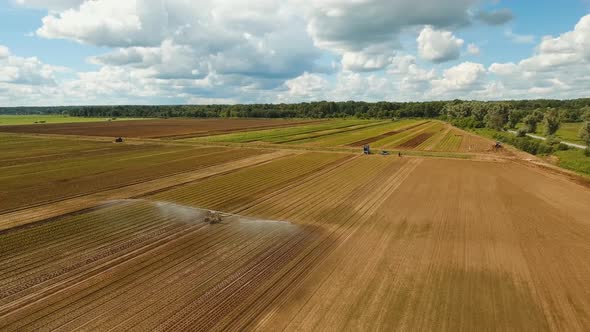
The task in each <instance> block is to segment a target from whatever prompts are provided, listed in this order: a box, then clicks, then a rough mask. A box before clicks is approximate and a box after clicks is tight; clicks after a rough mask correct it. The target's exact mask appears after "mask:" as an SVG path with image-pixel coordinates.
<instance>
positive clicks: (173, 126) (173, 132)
mask: <svg viewBox="0 0 590 332" xmlns="http://www.w3.org/2000/svg"><path fill="white" fill-rule="evenodd" d="M312 122H317V120H316V121H313V120H271V119H166V120H141V121H122V122H118V121H115V122H87V123H65V124H47V125H43V126H38V125H22V126H0V132H7V133H35V134H56V135H77V136H105V137H140V138H163V137H176V138H179V137H198V136H207V135H219V134H224V133H228V132H235V131H247V130H257V129H262V128H276V127H289V126H296V125H301V124H307V123H312Z"/></svg>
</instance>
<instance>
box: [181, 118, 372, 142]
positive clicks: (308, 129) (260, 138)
mask: <svg viewBox="0 0 590 332" xmlns="http://www.w3.org/2000/svg"><path fill="white" fill-rule="evenodd" d="M369 123H370V122H369V121H366V120H326V121H321V122H318V123H313V124H302V125H298V126H293V127H288V128H280V129H265V130H258V131H248V132H240V133H232V134H225V135H216V136H209V137H203V138H193V139H187V140H189V141H195V142H201V141H205V142H236V143H249V142H267V143H275V142H280V141H283V140H288V139H289V138H291V137H295V136H299V135H313V134H314V133H316V132H321V131H326V130H337V129H344V128H348V127H352V126H358V125H363V124H369Z"/></svg>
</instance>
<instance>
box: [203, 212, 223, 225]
mask: <svg viewBox="0 0 590 332" xmlns="http://www.w3.org/2000/svg"><path fill="white" fill-rule="evenodd" d="M204 221H205V222H206V223H208V224H209V225H214V224H219V223H221V222H222V221H223V218H222V217H221V213H219V212H217V211H209V212H207V216H205V220H204Z"/></svg>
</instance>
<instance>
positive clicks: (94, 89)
mask: <svg viewBox="0 0 590 332" xmlns="http://www.w3.org/2000/svg"><path fill="white" fill-rule="evenodd" d="M589 12H590V1H587V0H563V1H559V2H558V1H549V0H541V1H517V0H501V1H497V0H488V1H484V0H449V1H444V2H443V1H438V0H364V1H353V0H341V1H331V0H260V1H257V2H255V3H253V2H252V1H245V0H215V1H213V0H201V1H199V5H198V6H196V5H195V2H194V1H190V0H131V1H124V2H123V1H119V0H94V1H88V0H0V22H1V23H0V24H1V29H0V106H15V105H80V104H151V103H156V104H168V103H175V104H176V103H179V104H184V103H196V104H209V103H256V102H300V101H313V100H350V99H354V100H367V101H378V100H389V101H409V100H444V99H454V98H462V99H478V100H497V99H520V98H526V99H532V98H546V97H551V98H577V97H588V95H586V91H588V90H589V89H588V88H590V69H589V68H590V66H589V63H588V62H589V61H590V16H587V15H588V14H589Z"/></svg>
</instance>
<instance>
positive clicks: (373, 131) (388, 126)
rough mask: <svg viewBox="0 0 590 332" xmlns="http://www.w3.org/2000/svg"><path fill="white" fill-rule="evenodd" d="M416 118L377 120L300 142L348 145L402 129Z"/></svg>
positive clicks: (413, 122) (327, 145)
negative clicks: (393, 120)
mask: <svg viewBox="0 0 590 332" xmlns="http://www.w3.org/2000/svg"><path fill="white" fill-rule="evenodd" d="M415 123H416V121H415V120H402V121H395V122H392V121H386V122H377V123H376V125H374V126H371V127H367V128H358V129H356V130H354V131H350V132H337V133H334V134H332V135H329V136H325V137H320V138H317V139H308V140H304V141H301V142H300V143H305V144H308V145H314V146H324V147H333V146H342V145H347V144H350V143H353V142H357V141H360V140H363V139H366V138H369V137H375V136H378V135H381V134H384V133H387V132H391V131H393V130H397V129H400V128H402V127H404V126H407V125H412V124H415Z"/></svg>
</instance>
